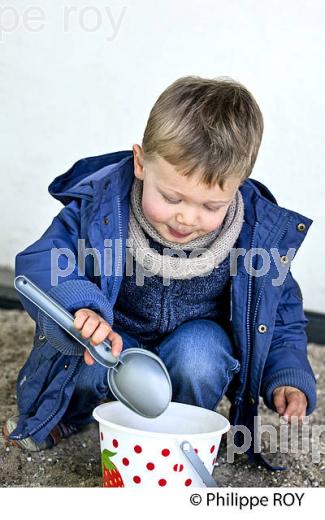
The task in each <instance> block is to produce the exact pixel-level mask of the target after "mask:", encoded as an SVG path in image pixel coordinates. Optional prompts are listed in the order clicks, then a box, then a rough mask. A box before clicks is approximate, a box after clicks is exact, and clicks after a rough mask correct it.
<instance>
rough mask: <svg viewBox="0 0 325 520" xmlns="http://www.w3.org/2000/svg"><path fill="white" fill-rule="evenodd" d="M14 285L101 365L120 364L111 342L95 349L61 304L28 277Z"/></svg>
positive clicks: (107, 366)
mask: <svg viewBox="0 0 325 520" xmlns="http://www.w3.org/2000/svg"><path fill="white" fill-rule="evenodd" d="M14 285H15V287H16V289H17V291H19V292H20V293H21V294H23V295H24V296H25V297H26V298H27V299H28V300H30V301H31V302H32V303H34V305H36V306H37V307H38V308H39V309H41V311H43V312H45V314H47V316H49V317H50V318H51V319H52V320H54V321H55V322H56V323H57V324H58V325H60V327H62V328H63V329H64V330H65V331H66V332H67V333H68V334H70V336H72V337H73V338H74V339H75V340H77V341H79V343H81V345H83V346H84V347H85V348H86V349H87V350H88V352H89V354H90V355H91V356H92V357H93V358H94V359H95V360H96V361H98V363H100V364H101V365H104V367H106V368H112V367H114V366H115V365H117V363H118V362H119V358H118V357H115V356H113V354H112V347H111V342H110V341H109V340H105V341H103V342H102V343H99V344H98V345H96V347H94V346H93V345H91V343H90V342H89V340H87V339H85V338H83V337H82V336H81V334H80V332H79V331H78V330H77V329H76V328H75V327H74V325H73V322H74V317H73V316H72V314H70V312H68V311H67V310H65V309H64V308H63V307H62V306H61V305H60V304H59V303H57V302H56V301H55V300H53V299H52V298H51V297H50V296H48V295H47V294H46V293H45V292H44V291H42V289H40V288H39V287H38V286H37V285H35V284H34V283H33V282H32V281H31V280H29V278H27V277H26V276H23V275H20V276H17V277H16V278H15V280H14Z"/></svg>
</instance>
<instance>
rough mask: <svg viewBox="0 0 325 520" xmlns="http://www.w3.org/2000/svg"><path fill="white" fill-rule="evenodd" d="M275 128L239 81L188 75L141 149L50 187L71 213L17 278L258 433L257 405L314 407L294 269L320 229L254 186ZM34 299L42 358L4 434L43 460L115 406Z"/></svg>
mask: <svg viewBox="0 0 325 520" xmlns="http://www.w3.org/2000/svg"><path fill="white" fill-rule="evenodd" d="M262 133H263V118H262V114H261V112H260V109H259V107H258V105H257V103H256V101H255V99H254V98H253V96H252V95H251V93H250V92H249V91H248V90H247V89H246V88H245V87H244V86H243V85H241V84H240V83H237V82H235V81H233V80H231V79H223V78H221V79H204V78H200V77H198V76H189V77H184V78H180V79H178V80H177V81H175V82H174V83H173V84H172V85H170V86H169V87H168V88H167V89H166V90H165V91H164V92H163V93H162V94H161V95H160V96H159V98H158V99H157V101H156V103H155V105H154V106H153V108H152V110H151V112H150V115H149V120H148V122H147V126H146V129H145V132H144V136H143V141H142V146H139V145H137V144H136V145H134V146H133V151H130V150H128V151H120V152H116V153H110V154H105V155H102V156H97V157H90V158H86V159H81V160H80V161H78V162H77V163H76V164H75V165H74V166H73V167H72V168H71V169H70V170H68V171H67V172H66V173H65V174H63V175H61V176H59V177H57V178H56V179H55V180H54V181H53V182H52V183H51V185H50V186H49V192H50V194H51V195H52V196H54V197H55V198H56V199H58V200H59V201H61V202H62V203H63V204H64V206H65V207H64V208H63V209H62V210H61V212H60V213H59V214H58V215H57V216H56V217H55V218H54V220H53V222H52V224H51V225H50V227H49V228H48V229H47V230H46V231H45V233H44V234H43V235H42V236H41V237H40V239H39V240H37V241H36V242H35V243H34V244H32V245H31V246H29V247H27V249H25V250H24V251H22V252H21V253H19V254H18V255H17V257H16V275H19V274H24V275H26V276H27V277H29V278H30V279H31V280H32V281H34V282H35V283H36V284H37V285H39V286H40V287H41V288H42V289H43V290H44V291H46V292H47V293H48V294H49V295H50V296H52V297H53V298H54V299H55V300H57V301H58V302H59V303H61V304H62V305H63V306H64V307H65V308H66V309H67V310H68V311H69V312H71V313H73V314H74V316H75V327H76V328H77V329H79V330H80V331H81V333H82V335H83V337H85V338H90V339H91V341H92V343H93V344H94V345H96V344H98V343H100V342H101V341H103V340H104V339H105V338H108V339H109V340H111V341H112V347H113V354H114V355H118V354H119V353H120V352H121V350H122V348H123V349H126V348H130V347H140V348H146V349H151V350H152V351H153V352H154V353H156V354H157V355H159V356H160V358H161V359H162V360H163V362H164V363H165V365H166V367H167V370H168V371H169V374H170V377H171V381H172V387H173V395H172V400H173V401H178V402H182V403H188V404H192V405H197V406H202V407H205V408H208V409H211V410H214V409H215V407H216V406H217V404H218V403H219V401H220V400H221V399H222V397H223V395H225V394H226V395H227V396H228V398H229V399H230V401H231V411H230V421H231V423H232V424H234V425H236V424H242V425H245V426H247V427H248V428H249V430H250V431H251V432H252V433H253V434H254V433H255V434H256V431H255V430H254V417H256V416H257V414H258V402H259V396H262V397H263V399H264V402H265V403H266V405H267V406H268V407H269V408H271V409H272V410H274V411H276V412H278V413H279V414H280V415H281V416H285V417H286V418H287V419H288V420H289V421H290V420H291V418H292V417H294V416H296V417H298V418H299V419H301V418H302V417H304V416H305V415H306V414H307V415H308V414H310V413H312V411H313V410H314V408H315V405H316V383H315V378H314V375H313V372H312V369H311V367H310V364H309V362H308V359H307V348H306V347H307V338H306V333H305V326H306V323H307V320H306V319H305V316H304V313H303V306H302V296H301V292H300V289H299V286H298V284H297V282H296V281H295V280H294V278H293V277H292V274H291V272H290V269H289V267H290V262H291V260H292V258H293V256H294V255H295V253H296V251H297V250H298V248H299V247H300V245H301V243H302V241H303V239H304V237H305V235H306V233H307V231H308V228H309V227H310V225H311V223H312V221H311V220H310V219H308V218H306V217H304V216H303V215H300V214H299V213H296V212H294V211H290V210H287V209H284V208H281V207H279V206H278V205H277V203H276V200H275V198H274V197H273V195H272V194H271V193H270V191H269V190H268V189H267V188H266V187H265V186H264V185H263V184H261V183H260V182H258V181H256V180H250V179H249V176H250V174H251V172H252V169H253V166H254V163H255V160H256V157H257V153H258V150H259V146H260V143H261V139H262ZM108 253H109V254H108ZM107 258H109V259H110V261H109V262H108V263H109V265H107ZM81 260H83V261H84V263H83V264H82V265H81ZM105 260H106V262H105ZM20 298H21V301H22V303H23V305H24V307H25V309H26V310H27V312H28V313H29V314H30V316H31V317H32V318H33V319H34V320H35V323H36V331H35V338H34V347H33V349H32V351H31V354H30V356H29V358H28V359H27V362H26V363H25V365H24V366H23V367H22V369H21V370H20V372H19V374H18V380H17V401H18V409H19V415H18V416H17V417H11V418H10V419H8V420H7V421H6V423H5V425H4V428H3V432H4V435H5V436H6V437H7V439H8V441H10V442H12V443H14V444H16V445H17V446H19V447H21V448H25V449H28V450H40V449H45V448H50V447H52V446H53V445H55V444H56V443H57V442H59V440H60V439H61V438H62V437H68V436H69V435H71V434H72V433H75V432H78V431H79V430H80V429H81V428H82V427H83V426H84V425H86V424H88V423H90V422H92V421H93V418H92V415H91V414H92V410H93V408H94V407H95V406H97V404H99V403H100V402H101V400H106V399H108V398H113V396H112V394H111V393H110V390H109V388H108V384H107V370H106V369H105V368H104V367H103V366H101V365H100V364H98V363H95V362H94V360H93V359H92V358H91V356H90V355H89V354H88V352H87V351H85V352H84V356H83V357H82V356H81V357H80V356H78V355H76V354H77V352H78V350H79V349H77V348H76V342H75V340H73V338H71V337H70V336H69V335H68V334H66V333H65V332H64V331H63V330H61V329H60V328H59V326H58V325H57V324H56V323H54V322H53V321H52V320H51V319H50V318H48V317H47V316H46V315H45V314H43V313H42V312H41V311H38V309H37V308H36V307H35V306H34V305H33V304H31V303H30V302H29V301H27V300H26V299H25V298H24V297H22V296H21V295H20ZM252 451H253V448H252V447H251V448H250V449H249V450H248V453H249V455H250V456H251V457H255V461H256V460H258V461H259V462H261V461H262V463H265V464H266V465H267V462H266V461H264V459H263V458H262V457H261V455H259V454H255V453H252ZM257 455H259V458H258V457H257ZM256 457H257V458H256Z"/></svg>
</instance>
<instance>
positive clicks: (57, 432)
mask: <svg viewBox="0 0 325 520" xmlns="http://www.w3.org/2000/svg"><path fill="white" fill-rule="evenodd" d="M18 419H19V416H13V417H10V418H9V419H7V420H6V422H5V424H4V425H3V427H2V434H3V437H4V441H5V443H6V444H8V445H11V446H17V447H18V448H21V449H22V450H26V451H41V450H46V449H51V448H53V446H55V445H56V444H58V442H60V440H61V439H65V438H67V437H70V435H73V434H74V433H77V432H79V431H80V428H77V427H76V426H72V425H66V424H64V423H62V422H60V423H59V424H57V425H56V426H54V428H53V430H51V432H50V434H49V435H48V436H47V437H46V439H45V440H44V441H43V442H42V443H41V444H37V443H36V442H35V441H34V440H33V439H32V437H26V438H25V439H8V437H9V435H10V434H11V432H12V431H14V429H15V428H16V426H17V423H18Z"/></svg>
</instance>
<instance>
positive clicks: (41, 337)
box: [38, 334, 46, 341]
mask: <svg viewBox="0 0 325 520" xmlns="http://www.w3.org/2000/svg"><path fill="white" fill-rule="evenodd" d="M38 339H39V340H40V341H44V339H46V336H43V334H40V336H38Z"/></svg>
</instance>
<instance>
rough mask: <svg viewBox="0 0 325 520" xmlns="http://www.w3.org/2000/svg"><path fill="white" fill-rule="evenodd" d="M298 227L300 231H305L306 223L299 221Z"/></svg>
mask: <svg viewBox="0 0 325 520" xmlns="http://www.w3.org/2000/svg"><path fill="white" fill-rule="evenodd" d="M297 229H298V231H305V229H306V225H305V224H304V223H303V222H299V224H298V225H297Z"/></svg>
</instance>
